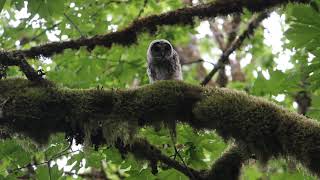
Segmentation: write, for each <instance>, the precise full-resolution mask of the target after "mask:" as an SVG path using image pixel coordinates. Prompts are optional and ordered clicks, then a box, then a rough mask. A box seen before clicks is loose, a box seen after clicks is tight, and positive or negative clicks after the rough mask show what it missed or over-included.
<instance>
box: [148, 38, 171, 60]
mask: <svg viewBox="0 0 320 180" xmlns="http://www.w3.org/2000/svg"><path fill="white" fill-rule="evenodd" d="M149 51H150V53H151V56H152V57H153V58H157V59H167V58H169V57H171V56H172V46H171V44H170V42H169V41H167V40H165V39H160V40H154V41H152V42H151V43H150V46H149Z"/></svg>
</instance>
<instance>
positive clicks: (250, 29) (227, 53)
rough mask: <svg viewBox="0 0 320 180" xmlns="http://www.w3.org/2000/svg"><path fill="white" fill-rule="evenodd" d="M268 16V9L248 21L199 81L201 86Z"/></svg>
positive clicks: (206, 82)
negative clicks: (241, 31)
mask: <svg viewBox="0 0 320 180" xmlns="http://www.w3.org/2000/svg"><path fill="white" fill-rule="evenodd" d="M268 16H269V13H268V11H265V12H263V13H261V14H259V15H258V16H257V17H256V18H253V19H252V20H251V21H250V23H249V24H248V27H247V29H246V30H245V31H244V32H243V33H242V34H241V35H240V36H239V37H238V38H237V39H235V40H234V41H233V42H232V44H231V45H230V47H229V48H228V49H226V51H224V52H223V53H222V55H221V56H220V58H219V60H218V62H217V65H216V66H215V67H214V68H213V69H212V70H211V71H210V73H209V74H208V75H207V76H206V77H205V78H204V80H203V81H202V82H201V85H202V86H205V85H206V84H208V82H209V81H210V80H211V79H212V77H213V76H214V75H215V74H216V72H217V71H218V70H219V69H220V68H222V67H224V65H225V64H226V63H227V62H228V59H229V56H230V54H232V53H233V52H234V51H235V50H236V49H238V48H239V47H240V46H241V45H242V44H243V42H244V40H245V39H246V38H247V37H250V36H251V35H253V33H254V30H255V29H256V28H257V27H258V26H259V24H260V23H261V22H262V20H264V19H265V18H267V17H268Z"/></svg>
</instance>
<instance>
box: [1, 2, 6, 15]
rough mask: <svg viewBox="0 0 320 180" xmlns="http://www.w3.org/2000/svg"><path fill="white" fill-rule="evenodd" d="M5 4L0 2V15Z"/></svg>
mask: <svg viewBox="0 0 320 180" xmlns="http://www.w3.org/2000/svg"><path fill="white" fill-rule="evenodd" d="M5 3H6V0H0V13H1V11H2V9H3V6H4V4H5Z"/></svg>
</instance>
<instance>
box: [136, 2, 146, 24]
mask: <svg viewBox="0 0 320 180" xmlns="http://www.w3.org/2000/svg"><path fill="white" fill-rule="evenodd" d="M147 3H148V0H144V2H143V6H142V8H141V9H140V11H139V13H138V16H137V19H139V18H140V17H141V15H142V13H143V12H144V9H145V8H146V6H147Z"/></svg>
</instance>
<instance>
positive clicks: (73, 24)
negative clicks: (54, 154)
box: [63, 13, 85, 37]
mask: <svg viewBox="0 0 320 180" xmlns="http://www.w3.org/2000/svg"><path fill="white" fill-rule="evenodd" d="M63 15H64V17H66V18H67V20H68V21H69V22H70V23H71V25H72V26H73V27H74V28H75V29H76V30H77V31H78V33H79V34H80V36H81V37H85V36H84V35H83V33H82V32H81V30H80V29H79V27H78V26H77V25H76V24H75V23H74V22H73V21H72V19H71V18H70V17H69V16H68V15H67V14H66V13H63Z"/></svg>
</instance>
